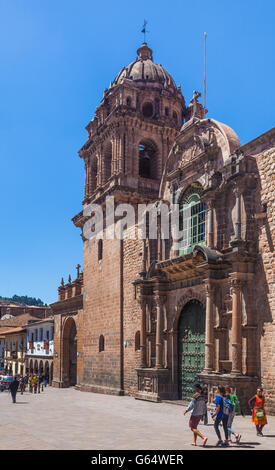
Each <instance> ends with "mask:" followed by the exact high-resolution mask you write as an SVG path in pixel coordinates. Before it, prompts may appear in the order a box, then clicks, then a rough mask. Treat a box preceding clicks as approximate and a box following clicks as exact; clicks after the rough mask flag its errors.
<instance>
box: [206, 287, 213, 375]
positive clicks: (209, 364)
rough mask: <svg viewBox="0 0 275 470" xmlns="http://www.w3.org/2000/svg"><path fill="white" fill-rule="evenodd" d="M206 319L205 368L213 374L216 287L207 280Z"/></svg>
mask: <svg viewBox="0 0 275 470" xmlns="http://www.w3.org/2000/svg"><path fill="white" fill-rule="evenodd" d="M205 289H206V319H205V366H204V372H206V373H211V372H213V369H214V319H213V312H214V295H215V287H214V286H213V284H212V283H211V282H210V281H209V280H206V282H205Z"/></svg>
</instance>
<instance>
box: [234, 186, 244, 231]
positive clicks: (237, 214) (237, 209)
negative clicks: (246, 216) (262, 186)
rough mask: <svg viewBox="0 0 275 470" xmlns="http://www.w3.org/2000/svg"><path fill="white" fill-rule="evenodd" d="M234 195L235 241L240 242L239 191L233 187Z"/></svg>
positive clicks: (236, 187)
mask: <svg viewBox="0 0 275 470" xmlns="http://www.w3.org/2000/svg"><path fill="white" fill-rule="evenodd" d="M234 194H235V197H236V222H235V240H241V238H242V213H241V190H240V188H239V187H238V186H235V188H234Z"/></svg>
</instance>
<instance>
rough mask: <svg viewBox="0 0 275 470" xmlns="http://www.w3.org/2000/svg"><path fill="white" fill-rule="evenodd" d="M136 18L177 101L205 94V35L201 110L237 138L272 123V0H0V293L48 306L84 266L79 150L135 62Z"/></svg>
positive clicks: (274, 43)
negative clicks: (176, 89) (104, 100)
mask: <svg viewBox="0 0 275 470" xmlns="http://www.w3.org/2000/svg"><path fill="white" fill-rule="evenodd" d="M144 18H146V19H147V21H148V29H149V33H148V36H147V42H148V44H149V45H150V47H151V48H152V49H153V54H154V60H155V62H157V63H161V64H162V65H163V66H164V67H165V68H166V69H167V70H168V72H169V73H170V74H171V75H172V76H173V78H174V79H175V81H176V83H177V84H181V87H182V92H183V94H184V96H185V99H186V102H187V104H188V103H189V101H190V99H191V97H192V92H193V90H199V91H201V92H202V91H203V34H204V31H206V32H207V34H208V38H207V108H208V110H209V113H208V116H209V117H213V118H215V119H217V120H219V121H222V122H224V123H226V124H228V125H229V126H231V127H232V128H233V129H234V130H235V131H236V132H237V134H238V135H239V138H240V140H241V143H242V144H244V143H246V142H248V141H249V140H252V139H253V138H255V137H257V136H258V135H260V134H262V133H264V132H265V131H267V130H268V129H270V128H271V127H273V126H274V103H275V92H274V71H275V64H274V50H275V38H274V3H273V2H272V1H262V2H260V1H254V0H239V1H237V0H231V1H230V2H228V1H224V0H220V1H216V0H214V1H212V0H209V1H207V2H206V1H202V0H193V1H192V2H187V1H183V0H181V1H180V0H170V2H167V1H164V0H158V1H156V0H148V1H144V0H139V2H129V1H126V0H125V1H124V0H117V1H110V0H106V1H105V2H98V1H92V0H90V1H88V0H74V1H73V0H45V1H44V2H42V1H37V0H0V41H1V50H0V67H1V71H0V89H1V99H0V156H1V158H0V171H1V185H0V191H1V195H0V202H1V230H0V242H1V245H0V246H1V270H0V295H2V296H5V295H6V296H11V295H13V294H15V293H16V294H19V295H25V294H26V295H30V296H35V297H40V298H41V299H42V300H44V301H45V302H48V303H50V302H53V301H55V300H56V298H57V286H58V285H59V283H60V279H61V277H62V276H64V278H65V280H67V278H68V275H69V273H71V275H72V276H74V275H75V266H76V265H77V263H78V262H79V263H80V264H81V265H82V240H81V237H80V231H79V229H77V228H75V227H74V225H73V224H72V222H71V218H72V217H73V216H74V215H75V214H77V213H78V212H79V211H80V210H81V201H82V199H83V186H84V171H83V162H82V160H81V159H80V158H79V157H78V153H77V152H78V150H79V148H80V147H81V146H82V145H83V144H84V143H85V141H86V138H87V131H86V130H85V126H86V125H87V123H88V122H89V121H90V119H91V118H92V116H93V113H94V110H95V108H96V106H97V105H98V104H99V102H100V100H101V97H102V93H103V90H104V88H106V87H108V86H109V83H110V80H112V79H113V78H114V77H115V75H116V74H117V73H118V72H119V70H120V69H121V68H122V67H123V66H124V65H128V63H130V62H131V61H133V60H134V59H135V57H136V50H137V48H138V46H139V45H140V44H141V42H142V41H143V35H142V34H141V32H140V31H141V26H142V24H143V20H144Z"/></svg>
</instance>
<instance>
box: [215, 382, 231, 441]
mask: <svg viewBox="0 0 275 470" xmlns="http://www.w3.org/2000/svg"><path fill="white" fill-rule="evenodd" d="M216 394H217V395H216V398H215V402H214V403H215V405H216V409H215V411H214V413H213V415H212V418H213V419H215V421H214V429H215V431H216V434H217V436H218V442H217V444H216V447H219V446H224V447H228V446H229V443H228V429H227V422H228V415H229V412H228V411H227V410H228V406H227V405H229V403H226V399H225V389H224V387H223V386H221V385H219V386H218V387H217V389H216ZM220 422H222V425H223V430H224V436H225V441H224V442H223V441H222V438H221V433H220V430H219V424H220Z"/></svg>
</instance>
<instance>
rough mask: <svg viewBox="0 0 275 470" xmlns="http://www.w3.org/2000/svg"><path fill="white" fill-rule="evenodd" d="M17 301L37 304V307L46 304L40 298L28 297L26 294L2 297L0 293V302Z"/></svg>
mask: <svg viewBox="0 0 275 470" xmlns="http://www.w3.org/2000/svg"><path fill="white" fill-rule="evenodd" d="M1 300H3V301H4V302H11V303H12V302H17V303H19V304H25V305H37V306H38V307H44V306H46V305H47V304H44V302H42V300H41V299H39V298H38V299H36V298H35V297H28V296H27V295H14V296H13V297H2V296H1V295H0V302H1Z"/></svg>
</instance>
